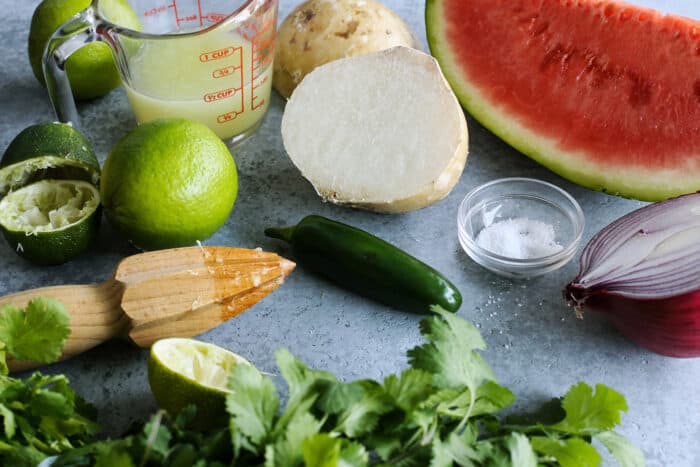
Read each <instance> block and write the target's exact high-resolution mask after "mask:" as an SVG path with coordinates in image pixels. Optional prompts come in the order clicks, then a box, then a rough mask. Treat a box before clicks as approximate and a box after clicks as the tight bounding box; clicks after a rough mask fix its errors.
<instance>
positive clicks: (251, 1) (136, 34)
mask: <svg viewBox="0 0 700 467" xmlns="http://www.w3.org/2000/svg"><path fill="white" fill-rule="evenodd" d="M101 1H102V0H92V3H91V4H90V6H91V7H92V8H93V10H94V12H95V16H96V17H97V18H98V19H99V20H100V21H102V22H104V23H105V24H106V26H107V27H108V29H111V30H113V31H114V32H116V33H118V34H121V35H123V36H127V37H131V38H134V39H152V40H159V39H177V38H183V37H194V36H199V35H201V34H206V33H207V32H210V31H213V30H214V29H217V28H218V27H220V26H226V25H227V24H229V23H232V22H234V21H235V22H240V21H244V20H246V19H247V18H241V17H240V16H241V13H243V12H245V11H246V10H249V9H252V7H255V6H257V5H256V4H258V3H259V4H264V3H265V1H266V0H262V1H261V0H245V1H244V2H243V3H242V4H241V6H239V7H238V8H236V9H235V10H234V11H233V12H232V13H231V14H229V15H228V16H226V17H225V18H224V19H222V20H221V21H219V22H218V23H215V24H212V25H211V26H207V27H206V28H202V29H198V30H196V31H188V32H174V33H163V34H154V33H150V32H143V31H135V30H133V29H129V28H125V27H124V26H121V25H119V24H116V23H113V22H111V21H110V20H108V19H107V18H105V17H104V15H102V13H101V10H100V2H101ZM248 13H249V14H250V12H248Z"/></svg>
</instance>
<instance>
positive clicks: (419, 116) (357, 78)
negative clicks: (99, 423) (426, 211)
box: [282, 47, 468, 212]
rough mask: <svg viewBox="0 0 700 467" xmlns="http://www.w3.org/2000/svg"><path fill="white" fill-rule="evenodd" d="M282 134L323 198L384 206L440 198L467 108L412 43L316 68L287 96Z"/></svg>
mask: <svg viewBox="0 0 700 467" xmlns="http://www.w3.org/2000/svg"><path fill="white" fill-rule="evenodd" d="M282 139H283V141H284V147H285V149H286V150H287V153H288V154H289V156H290V158H291V159H292V162H294V164H295V165H296V166H297V168H299V170H300V171H301V173H302V175H303V176H304V177H306V178H307V179H308V180H309V181H310V182H311V184H312V185H313V186H314V188H315V189H316V191H317V193H318V194H319V195H320V196H321V197H322V198H323V199H324V200H327V201H330V202H333V203H338V204H347V205H350V206H353V207H358V208H363V209H369V210H372V211H379V212H405V211H411V210H414V209H420V208H423V207H426V206H429V205H431V204H433V203H435V202H436V201H439V200H440V199H442V198H444V197H445V196H447V194H448V193H449V192H450V190H452V188H453V187H454V185H455V184H456V183H457V180H459V177H460V175H461V174H462V171H463V170H464V165H465V163H466V160H467V145H468V132H467V123H466V120H465V118H464V113H463V111H462V108H461V107H460V105H459V103H458V102H457V99H456V98H455V96H454V94H453V93H452V91H451V90H450V87H449V86H448V84H447V82H446V81H445V79H444V77H443V75H442V72H441V71H440V68H439V66H438V64H437V62H436V61H435V59H433V58H432V57H430V56H429V55H426V54H425V53H423V52H420V51H417V50H414V49H410V48H407V47H394V48H391V49H388V50H383V51H380V52H375V53H371V54H367V55H359V56H355V57H350V58H345V59H341V60H336V61H333V62H330V63H327V64H325V65H322V66H320V67H318V68H316V69H315V70H314V71H313V72H311V73H310V74H308V75H307V76H306V77H305V78H304V80H303V81H302V82H301V83H300V84H299V86H298V87H297V88H296V89H295V90H294V93H293V94H292V96H291V98H290V99H289V101H288V102H287V107H286V109H285V112H284V116H283V118H282Z"/></svg>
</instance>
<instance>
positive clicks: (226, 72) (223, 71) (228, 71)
mask: <svg viewBox="0 0 700 467" xmlns="http://www.w3.org/2000/svg"><path fill="white" fill-rule="evenodd" d="M238 70H240V67H238V66H233V65H231V66H227V67H225V68H219V69H218V70H214V71H213V72H212V74H211V76H212V77H213V78H226V77H227V76H231V75H232V74H234V73H235V72H236V71H238Z"/></svg>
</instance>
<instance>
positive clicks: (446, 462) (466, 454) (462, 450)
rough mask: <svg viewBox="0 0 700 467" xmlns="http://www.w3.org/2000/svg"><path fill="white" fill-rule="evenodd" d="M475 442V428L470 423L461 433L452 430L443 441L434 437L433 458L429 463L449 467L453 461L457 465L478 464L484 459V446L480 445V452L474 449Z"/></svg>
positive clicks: (434, 466) (434, 465)
mask: <svg viewBox="0 0 700 467" xmlns="http://www.w3.org/2000/svg"><path fill="white" fill-rule="evenodd" d="M476 443H477V433H476V428H475V427H474V426H473V425H471V424H470V425H467V427H466V429H464V430H463V431H462V433H459V434H458V433H456V432H452V433H451V434H450V435H449V436H448V437H447V439H446V440H445V441H441V440H440V438H439V437H436V438H435V439H434V440H433V445H432V453H433V459H432V461H431V464H430V465H431V466H432V467H439V466H450V467H451V466H452V464H453V462H456V463H457V464H458V465H478V464H480V463H482V462H483V461H484V460H485V458H484V457H485V456H484V455H483V451H485V449H484V447H485V446H482V453H480V452H479V451H477V449H476ZM482 444H484V443H482ZM489 448H490V445H489Z"/></svg>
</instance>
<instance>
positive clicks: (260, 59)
mask: <svg viewBox="0 0 700 467" xmlns="http://www.w3.org/2000/svg"><path fill="white" fill-rule="evenodd" d="M271 27H272V21H270V20H269V18H268V21H266V22H265V23H263V24H262V25H260V24H257V23H254V24H252V25H251V29H252V31H253V34H254V35H253V40H252V41H251V45H252V48H253V53H252V54H251V55H252V56H251V68H252V81H253V82H252V83H251V85H250V95H251V97H250V107H251V110H257V109H259V108H261V107H263V106H264V105H265V99H264V98H260V96H258V95H257V94H256V92H255V91H256V89H258V88H261V87H263V86H265V85H266V84H267V82H268V81H269V80H270V77H269V75H264V76H261V73H262V72H264V70H265V69H266V68H267V67H268V66H269V65H270V63H271V62H272V55H273V53H274V39H273V36H272V34H271V33H270V32H271Z"/></svg>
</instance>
